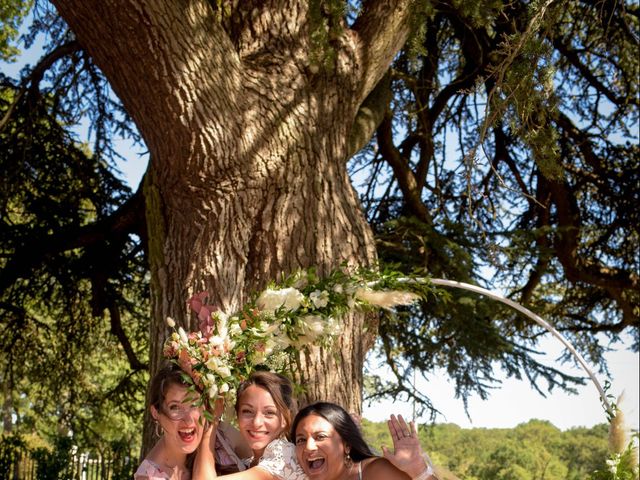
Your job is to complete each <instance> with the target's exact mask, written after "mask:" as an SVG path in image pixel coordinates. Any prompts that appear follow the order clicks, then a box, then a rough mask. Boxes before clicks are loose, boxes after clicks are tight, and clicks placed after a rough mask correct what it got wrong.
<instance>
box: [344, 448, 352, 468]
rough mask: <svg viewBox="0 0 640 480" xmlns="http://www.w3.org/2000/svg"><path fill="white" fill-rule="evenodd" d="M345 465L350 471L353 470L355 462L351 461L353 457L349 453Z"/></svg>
mask: <svg viewBox="0 0 640 480" xmlns="http://www.w3.org/2000/svg"><path fill="white" fill-rule="evenodd" d="M344 464H345V466H346V467H347V468H348V469H349V470H351V467H353V460H351V455H349V452H347V454H346V455H345V456H344Z"/></svg>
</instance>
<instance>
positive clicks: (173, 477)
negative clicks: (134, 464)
mask: <svg viewBox="0 0 640 480" xmlns="http://www.w3.org/2000/svg"><path fill="white" fill-rule="evenodd" d="M133 478H134V480H189V479H190V478H191V475H189V473H188V472H183V473H182V475H181V474H180V472H179V471H174V472H168V471H167V470H165V469H163V468H162V467H161V466H160V465H158V464H157V463H156V462H153V461H151V460H147V459H146V458H145V459H144V460H143V461H142V463H141V464H140V466H139V467H138V470H136V473H135V474H134V475H133Z"/></svg>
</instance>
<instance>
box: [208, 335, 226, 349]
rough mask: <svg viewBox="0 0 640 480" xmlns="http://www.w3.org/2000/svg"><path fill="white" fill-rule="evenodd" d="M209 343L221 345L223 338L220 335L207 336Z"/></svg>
mask: <svg viewBox="0 0 640 480" xmlns="http://www.w3.org/2000/svg"><path fill="white" fill-rule="evenodd" d="M209 343H210V344H211V345H213V346H214V347H221V346H222V345H223V344H224V338H222V337H221V336H220V335H212V336H211V337H209Z"/></svg>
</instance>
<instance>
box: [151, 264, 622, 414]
mask: <svg viewBox="0 0 640 480" xmlns="http://www.w3.org/2000/svg"><path fill="white" fill-rule="evenodd" d="M434 286H441V287H451V288H460V289H463V290H469V291H472V292H475V293H480V294H482V295H486V296H488V297H490V298H493V299H495V300H498V301H500V302H502V303H504V304H506V305H509V306H511V307H512V308H514V309H516V310H518V311H519V312H521V313H523V314H524V315H526V316H527V317H529V318H531V319H532V320H534V321H535V322H536V323H538V324H539V325H541V326H542V327H544V328H545V329H546V330H548V331H549V332H550V333H551V334H552V335H553V336H554V337H556V338H557V339H558V340H559V341H560V342H562V344H563V345H564V346H565V347H566V348H567V349H568V350H569V352H571V354H572V355H573V356H574V357H575V359H576V361H577V362H578V364H579V365H580V366H581V367H582V368H583V369H584V370H585V371H586V373H587V374H588V376H589V378H590V379H591V380H592V381H593V383H594V384H595V386H596V388H597V389H598V392H599V393H600V398H601V400H602V402H603V405H604V406H605V408H606V410H607V413H609V414H610V415H613V414H614V410H613V408H612V406H611V405H610V404H609V402H608V401H607V398H606V395H605V391H604V389H603V387H602V386H601V385H600V383H599V382H598V380H597V378H596V377H595V375H594V374H593V372H592V371H591V369H590V368H589V366H588V364H587V362H586V361H585V360H584V358H583V357H582V356H581V355H580V353H579V352H577V351H576V349H575V348H574V347H573V345H571V343H570V342H569V341H568V340H567V339H566V338H564V337H563V336H562V334H561V333H560V332H558V331H557V330H556V329H555V328H553V326H551V325H550V324H549V323H548V322H546V321H545V320H543V319H542V318H541V317H539V316H538V315H536V314H535V313H533V312H531V311H530V310H529V309H527V308H525V307H523V306H522V305H520V304H518V303H516V302H514V301H512V300H509V299H508V298H505V297H503V296H502V295H499V294H497V293H495V292H492V291H490V290H487V289H484V288H481V287H478V286H475V285H470V284H467V283H462V282H455V281H451V280H445V279H439V278H432V279H427V278H422V277H403V276H401V274H400V273H398V272H375V271H371V270H366V269H360V270H358V271H357V272H355V273H351V274H350V273H348V272H347V271H346V270H335V271H333V272H332V273H331V274H330V275H329V276H327V277H324V278H321V277H319V276H318V275H316V273H315V269H309V270H301V271H298V272H296V273H295V274H293V275H291V276H289V277H287V278H285V279H284V280H283V281H282V282H281V283H279V284H275V283H271V284H270V285H269V286H268V287H267V288H266V289H265V290H264V291H262V292H261V293H260V294H259V295H257V296H254V297H253V298H252V299H251V300H250V301H249V302H248V303H246V304H245V305H244V306H243V307H242V308H241V310H240V311H239V312H235V313H232V314H228V313H226V312H223V311H221V310H218V309H217V308H216V307H215V306H213V305H210V304H207V299H208V293H207V292H200V293H198V294H196V295H194V296H193V297H191V298H190V299H189V301H188V305H189V307H190V308H191V310H192V311H193V312H195V314H196V315H197V317H198V320H199V327H200V328H199V330H198V331H195V332H189V333H187V332H185V330H184V329H183V328H182V327H179V328H178V329H177V330H176V328H175V327H176V323H175V321H174V320H173V319H171V318H167V324H168V326H169V327H170V328H172V329H173V333H172V334H171V335H170V336H169V338H168V339H167V340H166V342H165V345H164V348H163V355H164V356H165V357H166V358H168V359H171V360H172V361H174V362H176V363H177V364H178V365H180V367H181V368H182V370H183V371H184V373H185V375H184V379H185V381H186V382H187V383H188V384H190V389H191V390H192V391H193V392H194V394H195V396H196V400H195V401H196V403H197V404H205V403H208V402H209V401H210V400H213V399H215V398H216V397H218V396H224V397H226V398H227V400H232V399H233V397H234V396H235V392H236V389H237V387H238V385H239V384H240V382H242V381H243V380H244V379H246V378H247V377H248V376H249V375H250V374H251V372H252V371H254V370H255V369H256V367H257V366H258V365H262V366H265V367H266V368H268V369H270V370H272V371H276V372H285V371H286V370H287V368H288V367H289V365H290V364H291V362H292V361H293V358H294V355H295V354H296V352H298V351H300V350H301V349H304V348H308V347H310V346H312V345H321V346H329V345H331V343H332V341H333V339H334V338H335V337H336V336H337V335H339V334H340V332H341V322H340V318H341V317H343V316H344V315H346V314H348V313H350V312H353V311H356V310H360V311H367V310H376V309H380V308H382V309H392V308H393V307H395V306H399V305H410V304H412V303H414V302H416V301H417V300H419V299H423V300H426V298H427V296H428V295H429V294H433V293H435V288H434Z"/></svg>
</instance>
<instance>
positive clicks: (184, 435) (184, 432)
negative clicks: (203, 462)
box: [178, 428, 196, 443]
mask: <svg viewBox="0 0 640 480" xmlns="http://www.w3.org/2000/svg"><path fill="white" fill-rule="evenodd" d="M178 435H180V438H181V439H182V441H183V442H187V443H190V442H192V441H193V440H195V438H196V429H195V428H185V429H181V430H178Z"/></svg>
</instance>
